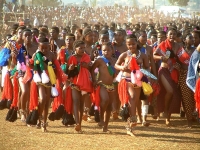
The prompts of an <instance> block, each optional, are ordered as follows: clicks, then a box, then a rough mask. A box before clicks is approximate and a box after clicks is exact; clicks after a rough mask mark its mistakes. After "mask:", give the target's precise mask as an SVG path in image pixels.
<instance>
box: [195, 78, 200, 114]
mask: <svg viewBox="0 0 200 150" xmlns="http://www.w3.org/2000/svg"><path fill="white" fill-rule="evenodd" d="M194 99H195V100H196V108H197V109H198V110H200V78H199V79H198V80H197V82H196V89H195V93H194Z"/></svg>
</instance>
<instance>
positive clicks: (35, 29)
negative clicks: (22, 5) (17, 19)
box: [31, 28, 39, 33]
mask: <svg viewBox="0 0 200 150" xmlns="http://www.w3.org/2000/svg"><path fill="white" fill-rule="evenodd" d="M31 30H34V31H36V32H37V33H39V30H38V29H37V28H32V29H31Z"/></svg>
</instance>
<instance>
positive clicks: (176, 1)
mask: <svg viewBox="0 0 200 150" xmlns="http://www.w3.org/2000/svg"><path fill="white" fill-rule="evenodd" d="M168 1H169V3H170V4H172V5H177V6H187V5H188V2H189V1H190V0H168Z"/></svg>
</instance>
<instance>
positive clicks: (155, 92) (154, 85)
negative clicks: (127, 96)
mask: <svg viewBox="0 0 200 150" xmlns="http://www.w3.org/2000/svg"><path fill="white" fill-rule="evenodd" d="M151 86H152V89H153V93H152V94H150V95H149V97H148V101H149V102H150V103H151V102H152V100H153V98H154V97H157V96H158V94H159V92H160V85H159V83H152V85H151Z"/></svg>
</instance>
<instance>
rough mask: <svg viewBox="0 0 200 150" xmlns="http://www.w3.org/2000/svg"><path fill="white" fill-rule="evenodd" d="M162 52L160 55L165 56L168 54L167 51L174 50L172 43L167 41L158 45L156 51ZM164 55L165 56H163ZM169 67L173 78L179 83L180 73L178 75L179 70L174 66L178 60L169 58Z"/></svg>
mask: <svg viewBox="0 0 200 150" xmlns="http://www.w3.org/2000/svg"><path fill="white" fill-rule="evenodd" d="M158 50H160V51H162V52H160V53H159V54H160V55H163V56H164V54H166V51H167V50H172V45H171V43H170V41H169V40H168V39H167V40H165V41H163V42H161V43H160V44H159V45H158V48H157V49H156V51H158ZM163 53H164V54H163ZM167 63H168V66H169V68H168V69H169V70H170V72H171V78H172V79H173V80H174V81H175V82H176V83H178V77H179V73H178V70H177V69H175V68H173V65H174V64H175V63H176V59H175V58H169V59H168V62H167Z"/></svg>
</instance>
